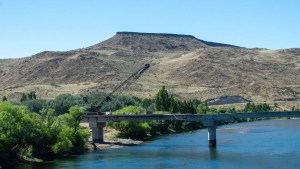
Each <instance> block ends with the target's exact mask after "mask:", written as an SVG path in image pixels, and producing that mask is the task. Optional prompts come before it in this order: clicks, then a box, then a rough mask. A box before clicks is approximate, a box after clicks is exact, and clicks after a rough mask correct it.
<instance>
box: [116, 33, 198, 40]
mask: <svg viewBox="0 0 300 169" xmlns="http://www.w3.org/2000/svg"><path fill="white" fill-rule="evenodd" d="M116 34H117V35H143V36H147V35H148V36H164V37H181V38H193V39H197V38H195V37H194V36H192V35H184V34H172V33H142V32H117V33H116ZM197 40H198V39H197Z"/></svg>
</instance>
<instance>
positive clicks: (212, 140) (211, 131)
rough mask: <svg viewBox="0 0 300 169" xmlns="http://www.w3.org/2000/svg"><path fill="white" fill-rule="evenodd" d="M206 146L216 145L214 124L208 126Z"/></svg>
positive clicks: (212, 146)
mask: <svg viewBox="0 0 300 169" xmlns="http://www.w3.org/2000/svg"><path fill="white" fill-rule="evenodd" d="M207 129H208V146H209V147H211V148H214V147H216V146H217V131H216V126H212V127H208V128H207Z"/></svg>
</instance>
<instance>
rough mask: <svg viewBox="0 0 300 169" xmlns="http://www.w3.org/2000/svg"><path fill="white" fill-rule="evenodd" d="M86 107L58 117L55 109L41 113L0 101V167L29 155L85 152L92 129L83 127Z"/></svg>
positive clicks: (72, 108)
mask: <svg viewBox="0 0 300 169" xmlns="http://www.w3.org/2000/svg"><path fill="white" fill-rule="evenodd" d="M83 114H84V110H83V109H82V108H79V107H78V106H75V107H71V108H70V110H69V112H68V113H65V114H64V115H60V116H55V113H54V110H53V109H43V110H42V111H41V115H40V114H37V113H32V112H30V111H29V110H28V108H27V107H25V106H18V105H12V104H11V103H9V102H3V103H0V155H1V156H0V166H8V165H11V164H14V163H15V162H16V161H18V160H20V159H22V158H26V157H31V156H33V157H43V156H49V155H52V156H54V155H65V154H72V153H79V152H83V150H84V146H85V142H86V141H87V138H88V137H89V132H88V130H87V129H84V128H82V127H80V126H79V122H80V120H81V118H82V116H83Z"/></svg>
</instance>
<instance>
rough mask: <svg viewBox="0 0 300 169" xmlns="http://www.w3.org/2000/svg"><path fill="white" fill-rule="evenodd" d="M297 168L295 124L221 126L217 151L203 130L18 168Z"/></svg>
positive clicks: (298, 122) (299, 141)
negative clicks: (209, 142)
mask: <svg viewBox="0 0 300 169" xmlns="http://www.w3.org/2000/svg"><path fill="white" fill-rule="evenodd" d="M75 168H76V169H77V168H78V169H89V168H103V169H119V168H120V169H121V168H122V169H131V168H132V169H134V168H136V169H183V168H186V169H194V168H195V169H196V168H197V169H199V168H228V169H232V168H238V169H242V168H271V169H275V168H300V119H290V120H267V121H256V122H249V123H240V124H231V125H224V126H220V127H219V128H218V129H217V148H216V149H209V148H208V146H207V130H206V129H203V130H197V131H194V132H191V133H181V134H171V135H165V136H160V137H157V138H156V139H155V140H152V141H149V142H146V143H144V144H142V145H138V146H133V147H126V148H122V149H108V150H101V151H94V152H89V153H86V154H84V155H79V156H73V157H68V158H65V159H59V160H54V161H51V162H45V163H43V164H35V165H26V166H22V167H20V169H75Z"/></svg>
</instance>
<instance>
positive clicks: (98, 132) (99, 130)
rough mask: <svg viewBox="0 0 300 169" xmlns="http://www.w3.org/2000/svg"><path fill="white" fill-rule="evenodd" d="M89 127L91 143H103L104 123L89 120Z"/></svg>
mask: <svg viewBox="0 0 300 169" xmlns="http://www.w3.org/2000/svg"><path fill="white" fill-rule="evenodd" d="M89 127H90V128H91V129H92V141H93V142H99V143H102V142H104V131H103V128H104V127H105V123H103V122H97V120H96V119H94V118H91V119H89Z"/></svg>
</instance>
